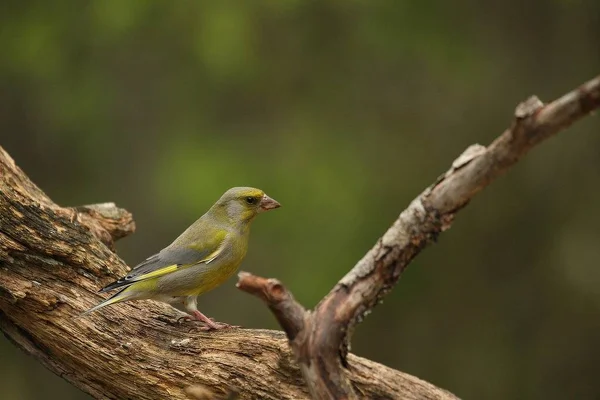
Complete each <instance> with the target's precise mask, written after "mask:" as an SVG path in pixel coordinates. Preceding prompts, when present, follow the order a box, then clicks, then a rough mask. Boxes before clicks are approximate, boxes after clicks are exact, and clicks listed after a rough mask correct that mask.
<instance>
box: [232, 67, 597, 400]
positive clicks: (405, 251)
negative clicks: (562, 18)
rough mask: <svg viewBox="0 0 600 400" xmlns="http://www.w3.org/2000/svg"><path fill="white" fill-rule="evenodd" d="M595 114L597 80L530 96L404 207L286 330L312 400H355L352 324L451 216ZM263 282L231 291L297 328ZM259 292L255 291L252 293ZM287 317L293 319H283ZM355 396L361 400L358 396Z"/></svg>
mask: <svg viewBox="0 0 600 400" xmlns="http://www.w3.org/2000/svg"><path fill="white" fill-rule="evenodd" d="M598 107H600V76H598V77H596V78H594V79H592V80H591V81H589V82H587V83H585V84H583V85H582V86H580V87H579V88H577V89H576V90H574V91H572V92H570V93H567V94H566V95H564V96H562V97H561V98H559V99H557V100H555V101H554V102H552V103H550V104H547V105H544V104H543V103H542V102H541V101H540V100H539V99H538V98H537V97H535V96H533V97H531V98H529V99H528V100H526V101H524V102H523V103H521V104H519V105H518V106H517V108H516V110H515V116H514V121H513V123H512V125H511V127H510V128H508V129H507V130H506V131H504V133H502V134H501V135H500V136H499V137H498V138H497V139H496V140H495V141H494V142H493V143H492V144H491V145H490V146H488V147H487V148H486V147H484V146H481V145H473V146H470V147H469V148H468V149H467V150H465V152H463V154H462V155H461V156H460V157H459V158H457V159H456V160H455V161H454V162H453V163H452V167H451V168H450V169H449V170H448V171H447V172H446V173H445V174H444V175H442V176H441V177H440V178H438V180H437V181H436V182H435V183H434V184H433V185H432V186H430V187H429V188H427V189H426V190H425V191H424V192H423V193H421V194H420V195H419V196H417V198H416V199H414V200H413V201H412V202H411V204H410V205H409V206H408V208H406V209H405V210H404V211H403V212H402V213H401V214H400V216H399V217H398V219H397V220H396V221H395V222H394V223H393V224H392V226H391V227H390V228H389V229H388V231H387V232H385V233H384V235H383V236H382V237H381V238H380V239H379V240H378V241H377V243H376V244H375V246H374V247H373V248H372V249H371V250H369V252H368V253H367V254H366V255H365V256H364V257H363V258H362V259H361V260H360V261H359V262H358V263H357V264H356V265H355V266H354V268H352V270H351V271H350V272H348V274H347V275H346V276H345V277H343V278H342V279H341V280H340V281H339V282H338V284H337V285H336V286H335V287H334V288H333V289H332V290H331V292H329V294H328V295H327V296H325V298H324V299H323V300H322V301H321V302H320V303H319V305H317V307H316V308H315V310H314V311H312V312H304V313H303V314H304V315H303V318H302V320H303V325H304V329H300V331H299V332H298V331H297V329H294V335H288V337H289V340H290V345H291V347H292V349H293V350H294V354H295V356H296V359H297V361H298V362H299V364H300V366H301V370H302V373H303V376H304V379H305V381H306V382H307V384H308V387H309V391H310V393H311V395H312V396H313V398H315V399H356V398H358V396H357V392H359V391H358V390H355V388H354V387H353V384H352V382H351V381H350V379H349V374H348V372H351V371H353V364H352V360H351V359H347V352H348V346H349V341H350V336H351V333H352V330H353V329H354V327H355V326H356V324H357V323H359V322H360V321H362V319H363V318H364V317H365V316H366V315H367V314H368V313H369V312H371V310H372V309H373V307H375V305H376V304H378V303H379V302H380V301H381V299H382V298H383V297H384V296H385V295H386V294H387V293H389V292H390V291H391V290H392V288H393V287H394V285H395V284H396V283H397V281H398V279H399V278H400V276H401V275H402V272H403V271H404V269H405V268H406V267H407V266H408V264H409V263H410V261H411V260H412V259H413V258H414V257H415V256H416V255H417V254H419V253H420V251H421V250H422V249H424V248H425V247H426V246H427V245H429V244H430V243H432V242H434V241H435V240H436V238H437V237H438V235H439V234H440V233H441V232H443V231H444V230H446V229H448V228H450V226H451V224H452V222H453V220H454V216H455V213H456V212H458V211H459V210H460V209H462V208H463V207H464V206H465V205H466V204H467V203H468V202H469V201H470V200H471V199H472V198H473V197H474V196H475V195H476V194H477V193H478V192H480V191H481V190H482V189H483V188H485V187H486V186H487V185H489V184H490V183H491V182H492V181H493V180H495V179H496V178H498V177H499V176H501V175H502V174H503V173H505V172H506V171H507V170H508V169H509V168H510V167H511V166H513V165H514V164H515V163H516V162H517V161H519V159H520V158H521V157H523V156H524V155H525V154H527V152H528V151H529V150H531V149H532V148H533V147H534V146H535V145H537V144H539V143H541V142H542V141H543V140H545V139H547V138H549V137H551V136H552V135H554V134H556V133H558V132H559V131H560V130H562V129H564V128H566V127H568V126H569V125H571V124H572V123H573V122H575V121H577V120H578V119H580V118H582V117H584V116H586V115H588V114H589V113H590V112H592V111H593V110H595V109H597V108H598ZM269 281H272V280H266V279H264V278H260V277H255V276H250V275H248V274H243V275H241V276H240V281H239V283H238V287H240V289H242V290H245V291H247V292H250V293H252V294H258V295H259V297H261V298H262V299H263V300H264V301H265V302H266V303H267V304H268V305H269V307H270V308H271V310H272V311H273V313H274V314H275V316H276V317H277V320H278V321H279V322H280V324H281V326H283V327H285V326H290V325H292V326H295V327H297V323H296V322H295V321H297V320H299V316H298V312H299V311H298V310H300V309H302V306H301V305H300V304H297V303H295V301H294V300H293V297H292V295H291V293H288V292H287V290H286V289H285V288H284V287H283V286H282V285H281V283H279V282H277V285H278V291H279V292H283V293H285V296H284V302H286V303H288V306H287V307H281V306H277V305H276V304H274V299H275V297H274V296H272V295H271V296H269V295H264V294H265V293H269V290H270V289H269V287H268V285H267V283H268V282H269ZM252 283H253V284H252ZM260 285H262V286H263V287H262V288H261V289H260V290H258V289H257V286H260ZM249 288H252V290H248V289H249ZM293 303H295V304H293ZM287 310H292V311H293V312H292V313H290V314H286V311H287ZM287 331H288V330H287V329H286V332H287ZM359 393H360V392H359ZM360 397H364V394H363V393H360Z"/></svg>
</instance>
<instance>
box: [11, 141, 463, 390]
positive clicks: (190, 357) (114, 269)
mask: <svg viewBox="0 0 600 400" xmlns="http://www.w3.org/2000/svg"><path fill="white" fill-rule="evenodd" d="M133 229H134V225H133V221H132V219H131V215H130V214H129V213H127V212H125V211H124V210H119V209H117V208H116V207H114V205H112V204H104V205H101V206H87V207H85V208H62V207H59V206H57V205H56V204H54V203H53V202H52V201H51V200H50V199H49V198H48V197H47V196H46V195H45V194H44V193H43V192H42V191H41V190H40V189H39V188H37V186H35V185H34V184H33V183H32V182H31V181H30V180H29V179H28V178H27V176H26V175H25V174H24V173H23V172H22V171H21V170H20V169H19V168H18V167H17V166H16V165H15V163H14V161H13V160H12V159H11V158H10V156H9V155H8V154H7V153H6V152H5V151H4V150H3V149H2V148H0V330H1V331H2V332H3V333H4V335H5V336H6V337H8V338H9V339H10V340H11V341H12V342H13V343H14V344H15V345H17V346H18V347H20V348H21V349H22V350H23V351H24V352H26V353H27V354H29V355H31V356H33V357H35V358H36V359H37V360H38V361H39V362H41V363H42V364H43V365H45V366H46V367H47V368H48V369H50V370H51V371H52V372H54V373H56V374H57V375H59V376H61V377H63V378H64V379H66V380H67V381H69V382H71V383H72V384H73V385H75V386H76V387H78V388H80V389H82V390H84V391H85V392H87V393H89V394H91V395H92V396H93V397H95V398H98V399H106V398H108V399H184V398H188V396H192V397H193V396H197V398H201V396H204V395H206V393H207V391H206V390H200V387H202V386H203V387H205V388H206V389H207V390H208V391H210V392H211V393H213V395H214V396H216V397H218V398H227V397H228V396H229V394H228V393H231V388H232V387H233V388H234V389H235V391H236V392H239V396H238V397H237V398H240V399H257V398H260V399H273V400H275V399H277V400H279V399H307V398H308V397H309V395H308V392H307V390H306V385H305V383H304V381H303V379H302V374H301V373H300V370H299V368H298V366H297V363H296V362H295V361H294V357H293V355H292V354H291V352H290V350H289V346H288V344H287V339H286V336H285V335H284V334H283V333H282V332H276V331H268V330H247V329H234V330H227V331H218V332H208V333H206V332H196V331H191V332H189V330H190V327H189V325H179V324H177V323H175V320H176V317H177V315H175V314H174V311H173V310H172V309H171V308H170V307H168V306H166V305H162V304H159V303H156V302H152V301H143V302H134V303H126V304H121V305H119V306H115V307H108V308H106V309H103V311H102V312H101V313H95V314H92V315H91V316H89V317H85V318H74V316H76V315H78V314H79V313H80V312H82V311H83V310H85V309H87V308H88V307H90V306H92V305H94V304H96V303H97V302H98V301H99V300H100V299H101V295H99V294H97V290H98V289H99V288H100V287H102V286H103V285H104V284H106V283H108V282H109V281H111V280H114V279H115V277H117V276H121V275H123V274H124V273H126V271H127V269H128V268H127V266H126V265H125V264H124V262H123V261H122V260H121V259H119V257H117V256H116V255H115V254H114V253H113V252H112V251H110V247H111V246H112V245H113V241H114V240H116V239H118V238H119V237H122V236H123V235H125V234H128V233H131V232H133ZM270 283H271V286H270V288H271V289H272V290H273V291H274V292H275V293H276V292H277V290H278V286H277V283H276V282H274V281H270ZM281 288H282V286H281V287H279V289H281ZM280 295H283V293H280ZM274 299H277V296H275V297H274ZM286 313H287V311H286ZM290 332H291V331H288V333H290ZM349 361H350V363H351V364H352V368H351V371H350V374H349V376H350V380H351V382H352V384H353V386H354V387H355V388H356V390H358V391H359V392H360V393H362V394H363V395H364V397H366V398H387V399H392V398H405V399H441V400H446V399H455V397H454V396H452V395H451V394H449V393H446V392H444V391H442V390H440V389H438V388H436V387H435V386H433V385H431V384H429V383H427V382H424V381H422V380H420V379H418V378H415V377H413V376H410V375H407V374H404V373H402V372H399V371H395V370H393V369H391V368H387V367H385V366H383V365H380V364H377V363H375V362H372V361H369V360H366V359H363V358H360V357H355V356H353V355H350V356H349Z"/></svg>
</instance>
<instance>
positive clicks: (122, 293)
mask: <svg viewBox="0 0 600 400" xmlns="http://www.w3.org/2000/svg"><path fill="white" fill-rule="evenodd" d="M127 289H129V287H126V288H124V289H122V290H119V291H118V292H117V293H115V294H113V295H112V296H110V297H109V298H108V299H106V300H104V301H103V302H101V303H100V304H98V305H95V306H94V307H92V308H90V309H89V310H87V311H84V312H82V313H81V314H79V315H78V316H77V317H76V318H81V317H85V316H86V315H88V314H90V313H93V312H94V311H96V310H99V309H101V308H102V307H106V306H109V305H111V304H115V303H119V302H121V301H125V300H128V299H130V298H131V297H132V296H131V294H129V293H127Z"/></svg>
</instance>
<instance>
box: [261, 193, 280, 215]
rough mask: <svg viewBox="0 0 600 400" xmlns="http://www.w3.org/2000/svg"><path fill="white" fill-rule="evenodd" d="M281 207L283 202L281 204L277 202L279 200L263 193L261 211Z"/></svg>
mask: <svg viewBox="0 0 600 400" xmlns="http://www.w3.org/2000/svg"><path fill="white" fill-rule="evenodd" d="M279 207H281V204H279V203H278V202H277V200H274V199H272V198H270V197H269V196H267V195H266V194H265V195H263V197H262V199H261V200H260V210H261V211H269V210H272V209H274V208H279Z"/></svg>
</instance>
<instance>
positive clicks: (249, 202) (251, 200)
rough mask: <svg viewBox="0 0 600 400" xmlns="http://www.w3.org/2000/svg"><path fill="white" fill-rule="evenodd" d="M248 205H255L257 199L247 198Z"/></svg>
mask: <svg viewBox="0 0 600 400" xmlns="http://www.w3.org/2000/svg"><path fill="white" fill-rule="evenodd" d="M246 203H248V204H254V203H256V198H255V197H246Z"/></svg>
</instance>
